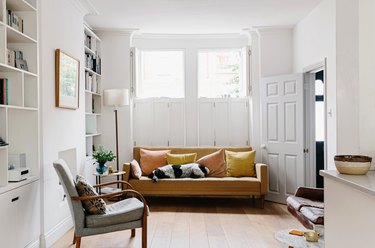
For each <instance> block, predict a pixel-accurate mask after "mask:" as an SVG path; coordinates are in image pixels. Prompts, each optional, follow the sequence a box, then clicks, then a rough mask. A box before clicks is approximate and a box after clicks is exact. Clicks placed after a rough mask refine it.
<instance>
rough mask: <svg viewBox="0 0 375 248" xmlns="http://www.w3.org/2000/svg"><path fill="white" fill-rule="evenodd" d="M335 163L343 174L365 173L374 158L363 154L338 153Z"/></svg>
mask: <svg viewBox="0 0 375 248" xmlns="http://www.w3.org/2000/svg"><path fill="white" fill-rule="evenodd" d="M334 160H335V165H336V168H337V170H338V171H339V172H340V173H342V174H349V175H365V174H366V173H367V172H368V171H369V169H370V166H371V161H372V158H371V157H368V156H362V155H336V156H335V158H334Z"/></svg>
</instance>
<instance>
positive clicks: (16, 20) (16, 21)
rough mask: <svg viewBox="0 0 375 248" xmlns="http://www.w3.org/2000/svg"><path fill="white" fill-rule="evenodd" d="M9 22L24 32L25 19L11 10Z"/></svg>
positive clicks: (9, 11)
mask: <svg viewBox="0 0 375 248" xmlns="http://www.w3.org/2000/svg"><path fill="white" fill-rule="evenodd" d="M7 24H8V25H9V26H10V27H12V28H14V29H16V30H18V31H20V32H22V33H23V19H22V18H21V17H19V16H18V15H17V14H15V13H14V12H13V11H11V10H8V18H7Z"/></svg>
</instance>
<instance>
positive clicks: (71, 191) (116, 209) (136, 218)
mask: <svg viewBox="0 0 375 248" xmlns="http://www.w3.org/2000/svg"><path fill="white" fill-rule="evenodd" d="M53 166H54V168H55V170H56V172H57V175H58V176H59V179H60V182H61V183H62V186H63V188H64V191H65V193H66V195H67V196H68V197H67V199H68V204H69V208H70V212H71V214H72V217H73V221H74V228H75V230H74V238H73V244H76V248H79V247H80V246H81V238H82V237H84V236H90V235H96V234H103V233H109V232H115V231H121V230H128V229H131V237H134V236H135V228H142V248H146V247H147V216H148V207H147V204H146V201H145V199H144V197H143V196H142V195H141V194H140V193H139V192H137V191H135V190H133V188H132V186H131V185H130V184H129V183H127V182H124V181H120V183H121V184H123V186H124V187H125V186H126V187H129V188H131V189H126V190H122V191H119V192H115V193H110V194H105V195H99V196H79V195H78V192H77V190H76V187H75V181H74V179H73V176H72V174H71V172H70V170H69V168H68V166H67V165H66V163H65V162H64V161H63V160H61V159H60V160H57V161H55V162H54V163H53ZM117 183H119V182H117V181H115V182H109V183H103V184H98V185H94V187H102V186H106V185H111V184H117ZM124 187H123V188H124ZM124 195H125V196H135V197H132V198H126V199H124V200H122V201H119V202H116V203H113V204H111V205H107V206H106V213H105V214H97V215H96V214H95V215H88V214H86V213H85V210H84V208H83V207H82V203H81V201H85V200H93V199H98V198H113V197H120V196H124Z"/></svg>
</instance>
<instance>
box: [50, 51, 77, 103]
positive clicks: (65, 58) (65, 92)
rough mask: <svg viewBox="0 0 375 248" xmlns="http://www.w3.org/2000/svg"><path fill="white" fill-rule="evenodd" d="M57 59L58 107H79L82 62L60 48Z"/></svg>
mask: <svg viewBox="0 0 375 248" xmlns="http://www.w3.org/2000/svg"><path fill="white" fill-rule="evenodd" d="M55 59H56V62H55V67H56V68H55V85H56V86H55V87H56V90H55V93H56V107H58V108H66V109H78V108H79V70H80V69H79V68H80V62H79V60H78V59H76V58H74V57H72V56H70V55H68V54H66V53H64V52H63V51H61V50H60V49H56V52H55Z"/></svg>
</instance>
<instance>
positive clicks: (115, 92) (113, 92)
mask: <svg viewBox="0 0 375 248" xmlns="http://www.w3.org/2000/svg"><path fill="white" fill-rule="evenodd" d="M127 105H129V90H128V89H108V90H104V106H110V107H115V125H116V169H117V171H119V168H120V165H119V155H118V153H119V149H118V118H117V108H118V107H122V106H127ZM117 179H118V176H117Z"/></svg>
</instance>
